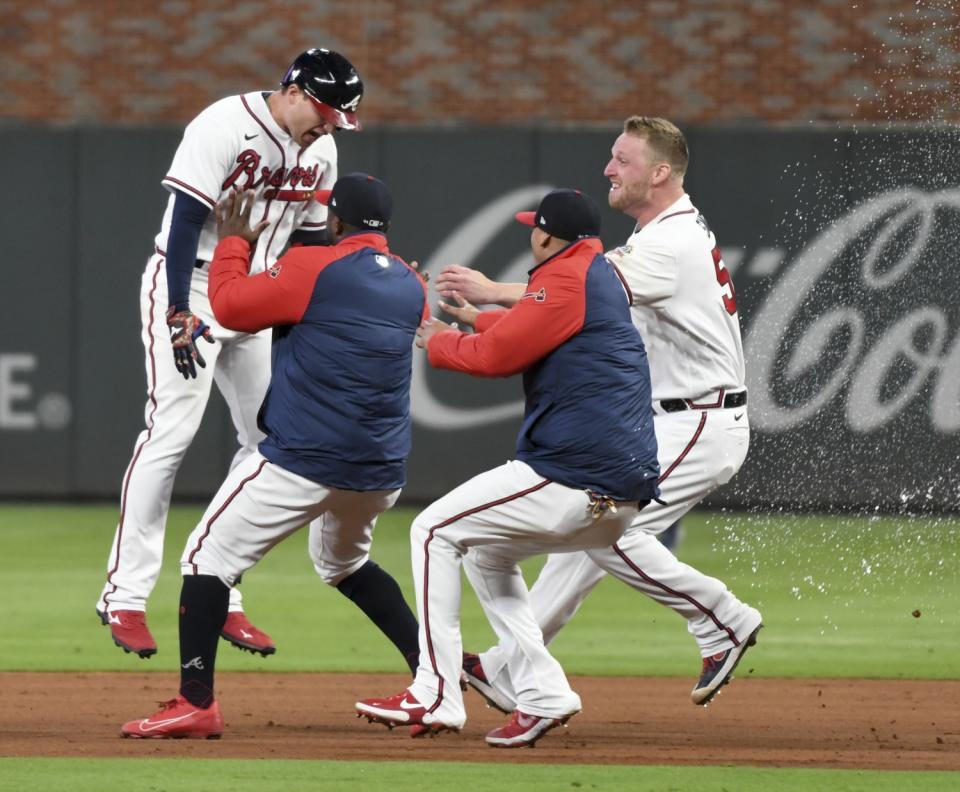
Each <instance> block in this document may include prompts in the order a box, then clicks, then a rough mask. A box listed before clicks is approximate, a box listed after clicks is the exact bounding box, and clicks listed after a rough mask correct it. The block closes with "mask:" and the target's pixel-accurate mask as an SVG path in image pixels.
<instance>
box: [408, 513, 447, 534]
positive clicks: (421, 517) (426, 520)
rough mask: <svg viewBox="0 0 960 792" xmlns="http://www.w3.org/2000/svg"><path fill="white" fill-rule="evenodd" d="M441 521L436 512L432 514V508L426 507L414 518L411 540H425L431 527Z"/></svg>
mask: <svg viewBox="0 0 960 792" xmlns="http://www.w3.org/2000/svg"><path fill="white" fill-rule="evenodd" d="M438 522H440V520H439V518H438V517H437V516H436V515H435V514H431V512H430V509H425V510H424V511H422V512H420V514H418V515H417V516H416V517H414V519H413V524H412V525H411V526H410V541H411V542H423V540H424V539H426V538H427V536H428V535H429V533H430V530H431V528H433V526H434V525H436V524H437V523H438Z"/></svg>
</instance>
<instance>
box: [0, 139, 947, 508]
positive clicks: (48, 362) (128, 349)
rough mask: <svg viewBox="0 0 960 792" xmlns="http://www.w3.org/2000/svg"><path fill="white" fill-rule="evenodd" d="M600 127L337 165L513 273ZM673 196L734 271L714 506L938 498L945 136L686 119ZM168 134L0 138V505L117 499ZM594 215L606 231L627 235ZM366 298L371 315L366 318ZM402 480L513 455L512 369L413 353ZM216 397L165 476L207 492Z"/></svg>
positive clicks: (943, 378) (585, 181)
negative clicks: (733, 442)
mask: <svg viewBox="0 0 960 792" xmlns="http://www.w3.org/2000/svg"><path fill="white" fill-rule="evenodd" d="M616 131H617V129H616V128H615V127H611V128H610V129H608V130H594V131H556V130H549V131H547V130H542V129H492V128H474V129H469V130H449V131H435V130H430V131H424V130H419V129H417V130H414V129H409V130H404V129H380V130H371V131H366V132H364V133H363V134H361V135H352V136H351V135H342V136H340V137H338V142H339V143H340V146H341V172H346V171H348V170H352V169H362V170H369V171H371V172H374V173H376V174H378V175H379V176H381V177H382V178H383V179H384V180H385V181H387V183H388V184H390V186H391V187H392V189H393V191H394V193H395V197H396V203H397V209H396V217H395V219H394V223H393V231H392V233H391V246H392V248H393V249H394V250H395V251H396V252H397V253H399V254H400V255H402V256H404V257H406V258H408V259H418V260H419V261H420V262H422V263H423V264H424V265H425V267H426V269H427V270H428V271H431V272H434V273H435V272H437V271H438V269H439V267H440V266H441V265H442V264H444V263H448V262H453V261H459V262H461V263H469V264H472V265H475V266H478V267H480V268H481V269H483V270H484V271H486V272H487V273H488V274H490V275H491V276H494V277H506V278H512V279H518V278H520V277H521V276H522V274H523V272H524V269H525V263H526V250H527V248H526V246H527V235H526V233H525V232H524V230H523V229H522V228H520V227H519V226H516V225H515V224H513V223H512V222H511V221H510V218H511V217H512V214H513V212H515V211H518V210H520V209H528V208H533V207H534V206H535V204H536V200H537V197H538V196H539V195H541V194H542V193H543V192H545V191H546V190H547V189H549V188H550V187H551V186H577V187H580V188H582V189H584V190H586V191H587V192H590V193H592V194H594V195H595V196H597V197H598V198H601V199H602V196H603V193H604V192H605V189H606V182H605V180H604V179H603V177H602V169H603V166H604V164H605V162H606V159H607V157H608V151H609V146H610V144H611V142H612V139H613V137H614V136H615V134H616ZM688 135H689V139H690V144H691V150H692V157H693V161H692V166H691V171H690V173H689V175H688V178H687V188H688V190H689V192H690V193H691V195H692V196H693V198H694V201H695V203H697V205H698V206H699V207H700V208H701V210H702V211H703V212H704V214H705V215H706V217H707V219H708V220H709V222H710V225H711V227H712V228H713V230H714V231H715V232H716V234H717V237H718V239H719V241H720V244H721V247H722V249H723V251H724V259H725V261H726V263H727V265H728V267H729V268H730V270H731V271H732V272H733V273H734V280H735V283H736V286H737V299H738V303H739V308H740V314H741V322H742V324H743V328H744V337H745V348H746V354H747V358H748V361H747V362H748V367H749V370H750V376H749V386H750V417H751V422H752V425H753V428H754V434H753V444H752V448H751V451H750V455H749V458H748V461H747V463H746V465H745V467H744V469H743V471H742V472H741V473H740V475H739V476H738V478H737V479H736V480H735V482H734V483H733V484H731V485H730V486H729V487H727V488H726V489H725V490H724V491H723V492H722V493H721V494H720V495H718V496H717V497H716V498H715V499H714V501H713V503H714V505H728V506H737V507H743V506H747V507H752V506H756V507H767V506H771V505H783V506H788V507H804V508H842V507H857V508H859V507H866V508H873V507H878V508H879V509H881V510H884V511H890V510H898V509H907V510H927V509H937V510H943V509H945V510H953V511H955V510H957V509H958V508H960V476H958V475H957V474H958V473H960V462H958V451H960V443H958V432H960V335H958V329H960V328H958V319H960V308H958V304H960V300H958V297H960V288H958V287H957V285H956V272H957V268H958V267H957V261H956V258H957V250H958V249H960V188H958V187H957V184H958V183H960V138H958V136H957V134H956V133H954V132H952V131H949V130H942V131H927V132H918V131H916V130H899V131H887V132H877V131H873V132H869V133H868V132H857V131H855V130H845V131H842V132H838V131H836V130H833V129H829V130H828V129H822V130H814V129H804V130H769V129H767V130H744V129H696V128H695V129H691V130H688ZM179 136H180V131H179V130H173V129H146V130H121V129H115V128H112V129H90V128H86V129H70V130H54V129H49V128H23V127H9V128H3V129H0V167H2V169H3V172H4V173H6V174H7V184H8V187H7V189H6V190H4V191H3V192H2V194H0V218H2V220H0V223H2V231H3V239H4V242H5V245H4V261H3V265H2V268H0V271H2V273H3V275H2V283H3V288H2V295H3V302H2V304H3V308H2V310H0V496H4V497H45V496H51V497H115V496H116V495H117V493H118V490H119V483H120V479H121V476H122V474H123V470H124V467H125V465H126V463H127V461H128V459H129V455H130V453H131V450H132V448H133V444H134V440H135V438H136V436H137V433H138V432H139V430H140V428H141V427H142V420H143V405H144V401H145V396H146V394H145V390H144V385H145V375H144V370H143V359H142V347H141V346H140V330H139V308H138V291H139V281H140V276H141V274H142V270H143V265H144V263H145V261H146V258H147V256H148V254H149V252H150V250H151V248H152V239H153V236H154V234H155V233H156V230H157V226H158V224H159V221H160V215H161V212H162V209H163V205H164V201H165V193H164V191H163V189H162V188H161V187H160V184H159V181H160V178H161V176H162V175H163V174H164V169H165V168H166V166H167V165H168V163H169V161H170V158H171V155H172V153H173V150H174V148H175V147H176V144H177V141H178V139H179ZM630 228H631V225H630V222H629V221H628V219H627V218H625V217H623V216H620V215H617V214H616V213H613V212H608V213H607V214H606V216H605V218H604V239H605V241H606V243H607V245H608V246H613V245H615V244H617V243H619V242H620V241H622V240H623V239H625V238H626V236H627V235H628V234H629V232H630ZM373 310H375V309H373ZM415 361H416V362H415V369H414V393H413V405H414V415H415V421H416V430H415V437H414V452H413V456H412V458H411V465H410V471H409V484H408V487H407V489H406V496H407V497H408V498H410V499H416V500H424V499H429V498H432V497H435V496H437V495H439V494H441V493H443V492H444V491H446V490H447V489H449V488H450V487H451V486H453V485H455V484H457V483H459V482H461V481H463V480H464V479H466V478H468V477H469V476H470V475H472V474H474V473H476V472H479V471H480V470H483V469H485V468H488V467H491V466H494V465H497V464H499V463H500V462H502V461H504V460H505V459H507V458H508V457H509V456H510V455H511V451H512V448H513V441H514V433H515V431H516V428H517V426H518V424H519V416H520V410H521V405H520V401H519V399H520V383H519V380H518V379H516V378H514V379H510V380H503V381H481V380H473V379H469V378H466V377H464V376H462V375H456V374H450V373H446V372H433V371H429V370H428V369H427V368H426V366H425V365H424V358H423V356H422V355H421V354H420V353H417V354H416V355H415ZM234 442H235V441H234V439H233V436H232V431H231V428H230V423H229V419H228V418H227V416H226V411H225V409H224V407H223V405H222V403H221V402H220V400H219V398H216V399H214V400H213V401H212V402H211V404H210V407H209V408H208V416H207V420H206V421H205V425H204V428H203V429H202V430H201V433H200V435H199V436H198V438H197V441H196V442H195V444H194V447H193V448H192V449H191V451H190V453H189V455H188V458H187V460H186V462H185V464H184V467H183V468H182V469H181V474H180V476H179V478H178V481H177V485H176V494H177V495H178V496H180V497H192V498H204V497H207V496H209V494H210V493H212V491H213V490H214V489H215V488H216V487H217V485H218V484H219V482H220V480H221V478H222V475H223V472H224V470H225V469H226V466H227V463H228V460H229V458H230V456H231V454H232V451H233V447H234Z"/></svg>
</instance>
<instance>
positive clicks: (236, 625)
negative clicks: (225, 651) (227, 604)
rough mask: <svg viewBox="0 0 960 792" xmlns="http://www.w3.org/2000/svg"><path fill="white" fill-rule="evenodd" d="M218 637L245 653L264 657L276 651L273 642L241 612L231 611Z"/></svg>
mask: <svg viewBox="0 0 960 792" xmlns="http://www.w3.org/2000/svg"><path fill="white" fill-rule="evenodd" d="M220 637H221V638H223V639H224V640H226V641H229V642H230V643H232V644H233V645H234V646H236V647H237V649H243V650H244V651H246V652H253V653H254V654H256V653H260V654H262V655H263V656H264V657H266V656H267V655H272V654H273V653H274V652H276V651H277V647H276V646H274V645H273V640H272V639H271V638H270V636H269V635H267V634H266V633H265V632H264V631H263V630H258V629H257V628H256V627H254V626H253V625H252V624H250V620H249V619H248V618H247V614H245V613H244V612H243V611H231V612H230V613H228V614H227V620H226V621H225V622H224V623H223V629H221V630H220Z"/></svg>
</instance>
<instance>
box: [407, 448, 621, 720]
mask: <svg viewBox="0 0 960 792" xmlns="http://www.w3.org/2000/svg"><path fill="white" fill-rule="evenodd" d="M617 506H618V509H617V511H616V512H613V511H612V510H608V511H605V512H603V513H601V514H600V515H599V516H597V517H594V516H593V514H592V512H591V504H590V497H589V496H588V494H587V493H586V492H585V491H584V490H578V489H571V488H570V487H565V486H563V485H561V484H557V483H555V482H551V481H548V480H546V479H544V478H543V477H542V476H540V475H538V474H537V473H536V472H535V471H534V470H533V469H532V468H531V467H530V466H529V465H527V464H525V463H523V462H520V461H516V460H514V461H511V462H507V463H506V464H504V465H501V466H500V467H497V468H494V469H493V470H489V471H487V472H486V473H481V474H480V475H479V476H476V477H474V478H472V479H471V480H470V481H467V482H466V483H464V484H461V485H460V486H459V487H457V488H456V489H455V490H453V491H452V492H450V493H449V494H447V495H445V496H444V497H442V498H441V499H440V500H438V501H436V502H435V503H433V504H431V505H430V506H428V507H427V508H426V509H425V510H424V511H423V512H422V513H421V514H420V515H418V516H417V518H416V520H414V523H413V527H412V528H411V532H410V546H411V553H412V561H413V578H414V588H415V590H416V596H417V610H418V612H419V615H420V667H419V668H418V669H417V675H416V679H415V680H414V683H413V685H412V686H411V687H410V692H411V693H412V694H413V696H414V697H415V698H416V699H417V700H418V701H419V702H420V703H421V704H423V705H424V706H425V707H426V708H427V711H428V714H427V715H426V716H425V718H424V721H425V722H426V723H434V722H440V723H444V724H446V725H447V726H451V727H454V728H460V727H461V726H462V725H463V724H464V722H465V721H466V711H465V710H464V706H463V694H462V692H461V690H460V684H459V683H460V666H461V662H462V641H461V635H460V600H461V581H460V564H461V559H462V558H463V557H464V554H465V553H467V551H468V550H469V557H470V558H472V559H473V560H474V561H475V563H474V565H473V576H472V577H471V581H472V583H473V585H474V588H475V589H476V592H477V597H478V598H479V600H480V604H481V605H482V606H483V609H484V612H485V613H486V615H487V618H488V619H489V620H490V624H491V625H492V627H493V629H494V630H495V631H496V633H497V635H498V636H499V637H500V639H501V640H502V641H505V642H507V641H509V645H510V646H511V647H512V648H513V649H512V652H511V653H510V660H511V670H512V672H513V674H514V677H513V679H514V684H515V686H516V691H517V694H516V701H517V708H518V709H521V710H522V711H523V712H525V713H528V714H530V715H538V716H541V717H562V716H564V715H569V714H571V713H574V712H577V711H579V709H580V697H579V696H578V695H577V694H576V693H574V692H573V690H571V689H570V685H569V683H568V682H567V678H566V675H565V674H564V673H563V669H562V668H561V667H560V664H559V663H558V662H557V661H556V660H555V659H554V658H553V657H552V656H551V655H550V653H549V652H548V651H547V649H546V647H545V646H544V643H543V635H542V634H541V632H540V628H539V627H538V626H537V622H536V619H535V618H534V615H533V612H532V611H531V608H530V602H529V599H528V593H527V587H526V584H525V583H524V581H523V577H522V575H521V573H520V569H519V567H518V566H517V562H518V561H520V560H522V559H524V558H528V557H530V556H533V555H539V554H541V553H545V552H566V551H573V550H580V549H584V548H588V547H608V546H609V545H610V544H611V543H612V542H614V541H616V539H618V538H619V537H620V535H621V534H622V533H623V531H624V530H625V529H626V528H627V526H628V525H629V524H630V523H631V521H632V520H633V519H634V517H635V516H636V514H637V506H636V504H635V503H634V504H626V503H621V504H617Z"/></svg>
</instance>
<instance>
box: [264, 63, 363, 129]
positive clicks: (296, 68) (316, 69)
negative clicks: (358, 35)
mask: <svg viewBox="0 0 960 792" xmlns="http://www.w3.org/2000/svg"><path fill="white" fill-rule="evenodd" d="M280 85H282V86H284V87H286V86H288V85H297V86H299V88H300V89H301V90H302V91H303V92H304V93H305V94H306V95H307V97H308V98H309V99H310V100H311V101H312V102H313V105H314V107H316V108H317V110H318V111H319V112H320V115H322V116H323V117H324V118H325V119H326V120H327V121H329V122H330V123H332V124H334V125H335V126H337V127H339V128H340V129H360V122H359V121H358V120H357V107H358V106H359V105H360V100H361V99H362V98H363V81H362V80H361V79H360V75H359V74H357V70H356V69H355V68H353V64H352V63H350V61H348V60H347V59H346V58H344V57H343V55H341V54H340V53H339V52H334V51H333V50H328V49H320V48H314V49H308V50H307V51H306V52H304V53H302V54H301V55H298V56H297V59H296V60H295V61H294V62H293V63H292V64H291V66H290V68H289V69H287V73H286V74H285V75H283V79H282V80H281V81H280Z"/></svg>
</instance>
